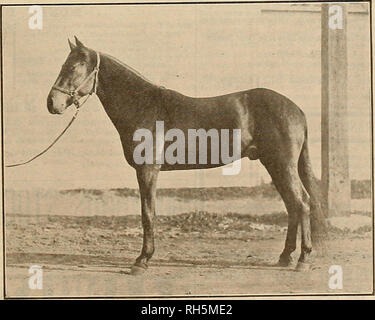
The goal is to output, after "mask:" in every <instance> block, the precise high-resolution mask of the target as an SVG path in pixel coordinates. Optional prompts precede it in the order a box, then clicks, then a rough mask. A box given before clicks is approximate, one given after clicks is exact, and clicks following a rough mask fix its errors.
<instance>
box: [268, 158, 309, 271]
mask: <svg viewBox="0 0 375 320" xmlns="http://www.w3.org/2000/svg"><path fill="white" fill-rule="evenodd" d="M261 161H262V163H263V164H264V166H265V167H266V169H267V171H268V172H269V174H270V175H271V177H272V180H273V182H274V184H275V187H276V189H277V190H278V191H279V193H280V195H281V197H282V199H283V201H284V203H285V206H286V209H287V211H288V231H287V236H286V241H285V247H284V250H283V252H282V253H281V255H280V259H279V264H280V265H281V266H288V265H290V264H291V262H292V257H291V253H292V252H293V251H294V250H295V249H296V241H297V229H298V224H299V222H301V231H302V246H301V247H302V252H301V256H300V259H299V266H301V265H302V264H303V263H305V264H306V266H307V263H308V257H309V254H310V252H311V249H312V244H311V235H310V217H309V214H310V205H309V203H310V199H309V195H308V193H307V191H306V189H305V187H304V186H303V184H302V182H301V180H300V177H299V174H298V168H297V161H292V160H291V161H289V162H287V161H286V160H285V159H283V160H281V159H278V160H277V161H276V159H274V161H271V160H268V161H267V160H265V159H261Z"/></svg>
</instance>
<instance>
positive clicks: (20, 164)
mask: <svg viewBox="0 0 375 320" xmlns="http://www.w3.org/2000/svg"><path fill="white" fill-rule="evenodd" d="M86 100H87V99H86ZM78 112H79V109H77V110H76V112H75V114H74V116H73V118H72V119H71V120H70V122H69V123H68V125H67V126H66V127H65V129H64V130H63V131H62V132H61V133H60V134H59V135H58V136H57V138H55V140H53V142H52V143H51V144H50V145H49V146H48V147H47V148H46V149H44V150H43V151H42V152H40V153H38V154H37V155H36V156H34V157H32V158H31V159H29V160H27V161H24V162H20V163H15V164H8V165H5V167H7V168H11V167H18V166H22V165H24V164H27V163H30V162H31V161H33V160H35V159H36V158H39V157H40V156H41V155H43V154H45V153H46V152H47V151H48V150H49V149H51V148H52V146H53V145H54V144H55V143H56V142H57V141H58V140H59V139H60V138H61V137H62V136H63V134H64V133H65V132H66V130H68V128H69V127H70V126H71V125H72V123H73V122H74V120H75V119H76V118H77V115H78Z"/></svg>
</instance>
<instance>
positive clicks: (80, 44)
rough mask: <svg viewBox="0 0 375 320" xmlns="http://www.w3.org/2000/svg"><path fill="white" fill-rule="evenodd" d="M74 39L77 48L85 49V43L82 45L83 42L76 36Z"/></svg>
mask: <svg viewBox="0 0 375 320" xmlns="http://www.w3.org/2000/svg"><path fill="white" fill-rule="evenodd" d="M74 39H75V40H76V45H77V47H80V48H83V47H84V45H83V43H82V42H81V41H79V40H78V38H77V37H76V36H74Z"/></svg>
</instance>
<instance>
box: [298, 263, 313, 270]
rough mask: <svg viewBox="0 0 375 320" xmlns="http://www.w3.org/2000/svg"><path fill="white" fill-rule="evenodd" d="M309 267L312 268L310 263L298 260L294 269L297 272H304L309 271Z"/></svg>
mask: <svg viewBox="0 0 375 320" xmlns="http://www.w3.org/2000/svg"><path fill="white" fill-rule="evenodd" d="M311 269H312V265H311V263H307V262H301V261H299V262H298V263H297V266H296V271H298V272H306V271H310V270H311Z"/></svg>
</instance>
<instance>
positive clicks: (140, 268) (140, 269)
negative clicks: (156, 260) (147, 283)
mask: <svg viewBox="0 0 375 320" xmlns="http://www.w3.org/2000/svg"><path fill="white" fill-rule="evenodd" d="M146 270H147V265H145V264H142V265H136V264H134V265H133V266H132V268H131V270H130V274H131V275H132V276H139V275H142V274H144V273H145V272H146Z"/></svg>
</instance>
